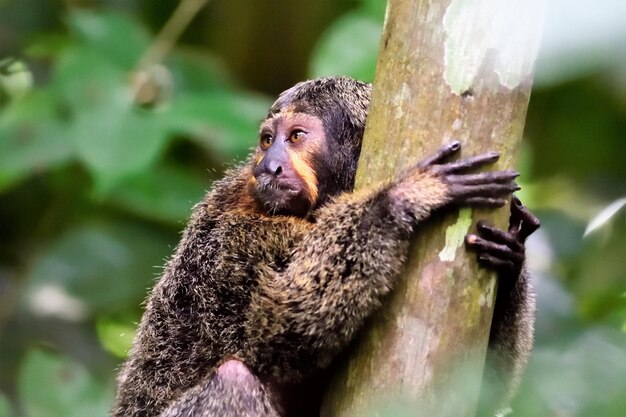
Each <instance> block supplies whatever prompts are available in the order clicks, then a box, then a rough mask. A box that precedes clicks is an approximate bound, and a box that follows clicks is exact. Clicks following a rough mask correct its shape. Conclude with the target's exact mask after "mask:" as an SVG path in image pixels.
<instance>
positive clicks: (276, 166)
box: [267, 161, 283, 177]
mask: <svg viewBox="0 0 626 417" xmlns="http://www.w3.org/2000/svg"><path fill="white" fill-rule="evenodd" d="M267 170H268V171H269V173H270V174H272V175H274V176H276V177H278V176H279V175H280V174H282V172H283V167H282V166H281V165H280V163H279V162H278V161H269V163H268V164H267Z"/></svg>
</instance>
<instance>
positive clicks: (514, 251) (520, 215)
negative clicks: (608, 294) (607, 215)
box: [465, 198, 539, 416]
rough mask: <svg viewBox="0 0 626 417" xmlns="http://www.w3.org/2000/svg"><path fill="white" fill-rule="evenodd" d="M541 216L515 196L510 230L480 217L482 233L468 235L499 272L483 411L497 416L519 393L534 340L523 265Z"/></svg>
mask: <svg viewBox="0 0 626 417" xmlns="http://www.w3.org/2000/svg"><path fill="white" fill-rule="evenodd" d="M538 227H539V220H538V219H537V217H535V216H534V215H533V214H532V213H531V212H530V211H528V209H527V208H526V207H524V206H522V203H521V202H520V201H519V199H517V198H513V201H512V203H511V216H510V218H509V228H508V231H506V232H505V231H503V230H500V229H498V228H495V227H493V226H490V225H488V224H487V223H485V222H484V221H480V222H478V227H477V229H478V234H477V235H475V234H469V235H467V237H466V239H465V241H466V243H467V245H468V247H469V248H470V249H472V250H475V251H476V256H477V258H478V262H479V263H480V264H481V265H483V266H485V267H488V268H491V269H494V270H496V271H497V272H498V277H499V280H498V294H497V296H496V304H495V307H494V312H493V320H492V323H491V334H490V336H489V350H488V353H487V363H486V368H485V376H484V380H483V384H482V386H483V388H482V389H481V399H480V407H479V408H480V411H479V413H478V414H477V415H480V416H493V415H494V410H496V409H502V408H504V407H506V406H507V405H508V403H509V401H510V400H511V398H512V397H513V395H514V394H515V391H516V389H517V386H518V385H519V381H520V378H521V375H522V373H523V372H524V369H525V368H526V364H527V362H528V358H529V357H530V352H531V350H532V345H533V325H534V321H535V318H534V315H535V299H534V295H533V290H532V283H531V280H530V276H529V274H528V272H527V270H526V267H525V266H524V260H525V247H524V244H525V242H526V238H527V237H528V236H530V235H531V234H532V233H533V232H534V231H535V230H537V228H538Z"/></svg>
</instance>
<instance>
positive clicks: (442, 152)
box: [417, 140, 461, 168]
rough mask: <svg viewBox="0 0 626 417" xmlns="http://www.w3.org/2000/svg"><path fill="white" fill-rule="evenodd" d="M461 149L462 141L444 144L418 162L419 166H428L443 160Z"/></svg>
mask: <svg viewBox="0 0 626 417" xmlns="http://www.w3.org/2000/svg"><path fill="white" fill-rule="evenodd" d="M460 149H461V142H459V141H458V140H455V141H453V142H450V143H448V144H447V145H444V146H442V147H441V148H439V150H437V152H435V153H434V154H433V155H431V156H429V157H428V158H426V159H424V160H423V161H420V162H419V163H418V164H417V167H418V168H426V167H427V166H430V165H434V164H436V163H438V162H443V161H444V160H445V159H446V158H448V157H449V156H451V155H454V154H455V153H457V152H458V151H459V150H460Z"/></svg>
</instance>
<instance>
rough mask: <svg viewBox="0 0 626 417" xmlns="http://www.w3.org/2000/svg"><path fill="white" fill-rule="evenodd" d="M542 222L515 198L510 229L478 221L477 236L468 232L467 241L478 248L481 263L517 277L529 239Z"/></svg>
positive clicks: (506, 274) (476, 249) (509, 275)
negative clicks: (502, 228) (506, 229)
mask: <svg viewBox="0 0 626 417" xmlns="http://www.w3.org/2000/svg"><path fill="white" fill-rule="evenodd" d="M539 225H540V223H539V219H537V217H535V216H534V215H533V214H532V213H531V212H530V211H529V210H528V209H527V208H526V207H524V206H523V205H522V203H521V201H520V200H519V199H518V198H517V197H514V198H513V200H512V202H511V215H510V218H509V229H508V231H507V232H505V231H503V230H500V229H498V228H495V227H493V226H490V225H489V224H487V223H486V222H485V221H479V222H478V225H477V229H478V235H474V234H469V235H467V237H466V238H465V241H466V243H467V245H468V246H469V247H470V248H471V249H474V250H475V251H476V253H477V255H476V256H477V259H478V262H479V263H480V264H481V265H483V266H486V267H488V268H492V269H494V270H496V271H497V272H499V273H500V275H501V276H503V275H504V276H508V277H512V278H514V279H515V278H517V277H518V276H519V274H520V272H521V270H522V267H523V265H524V259H525V247H524V244H525V242H526V239H527V238H528V236H530V235H531V234H532V233H533V232H534V231H535V230H537V229H538V228H539ZM501 284H504V283H501Z"/></svg>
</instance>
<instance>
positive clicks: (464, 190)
mask: <svg viewBox="0 0 626 417" xmlns="http://www.w3.org/2000/svg"><path fill="white" fill-rule="evenodd" d="M519 189H520V187H519V185H517V184H516V183H515V182H514V181H511V182H509V183H506V184H478V185H464V184H450V194H451V195H452V199H453V200H459V199H466V198H471V197H502V196H506V195H508V194H511V193H513V192H515V191H517V190H519Z"/></svg>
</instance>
